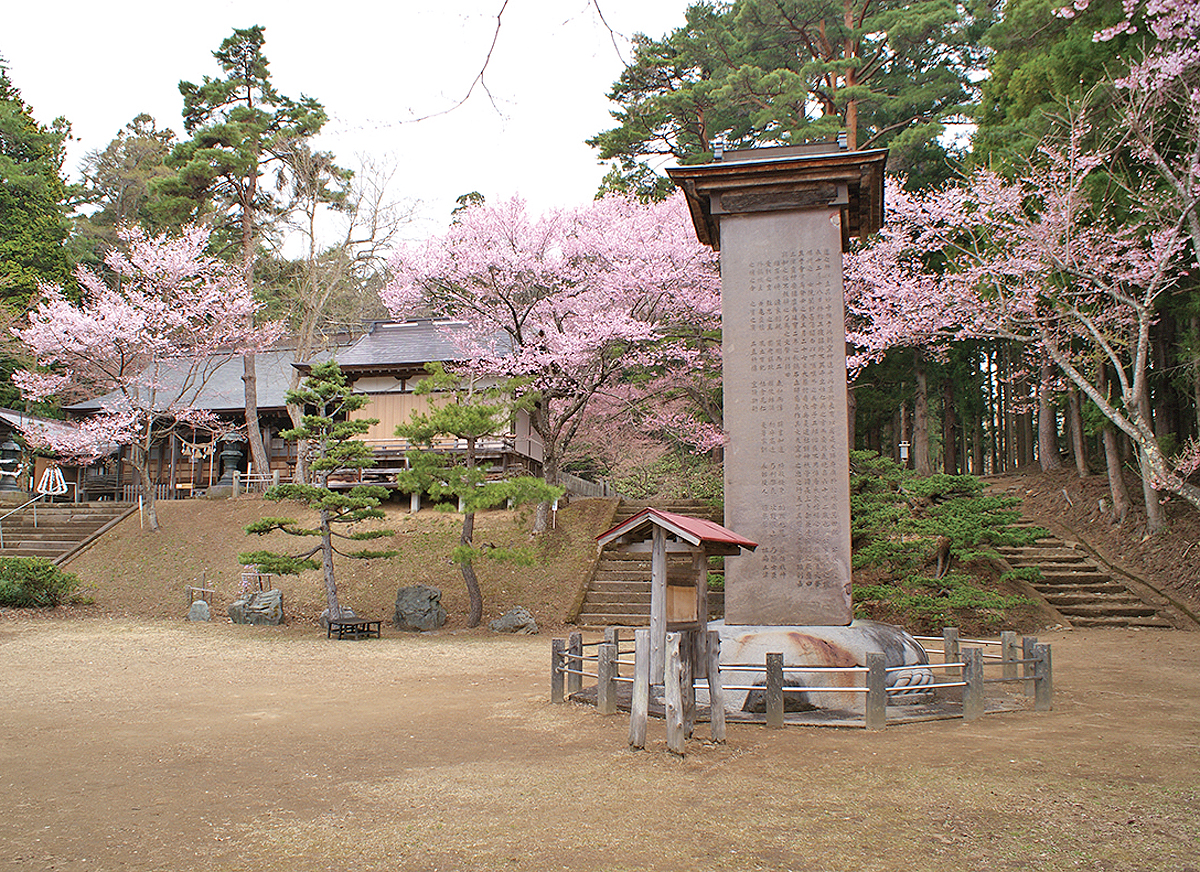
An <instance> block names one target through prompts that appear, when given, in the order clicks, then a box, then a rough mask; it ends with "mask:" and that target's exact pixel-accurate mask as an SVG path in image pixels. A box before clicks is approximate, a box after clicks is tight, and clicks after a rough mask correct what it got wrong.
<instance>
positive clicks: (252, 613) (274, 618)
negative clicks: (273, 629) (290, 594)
mask: <svg viewBox="0 0 1200 872" xmlns="http://www.w3.org/2000/svg"><path fill="white" fill-rule="evenodd" d="M229 619H230V620H231V621H233V622H234V623H235V624H260V625H272V626H273V625H277V624H282V623H283V591H281V590H279V589H277V588H273V589H271V590H259V591H255V592H254V593H252V594H250V596H248V597H242V598H241V599H238V600H234V601H233V602H232V603H231V604H230V606H229Z"/></svg>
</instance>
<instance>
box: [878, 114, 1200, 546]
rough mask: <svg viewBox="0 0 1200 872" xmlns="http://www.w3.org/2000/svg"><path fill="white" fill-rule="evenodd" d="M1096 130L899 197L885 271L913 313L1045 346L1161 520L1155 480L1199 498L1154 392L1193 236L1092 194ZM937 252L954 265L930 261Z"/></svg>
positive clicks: (1099, 163) (971, 331)
mask: <svg viewBox="0 0 1200 872" xmlns="http://www.w3.org/2000/svg"><path fill="white" fill-rule="evenodd" d="M1085 133H1086V129H1084V128H1077V129H1076V130H1075V131H1074V133H1073V135H1072V136H1071V138H1070V141H1069V142H1068V143H1067V145H1066V146H1064V147H1063V148H1054V147H1051V146H1048V145H1044V146H1043V147H1042V148H1041V149H1040V160H1039V161H1038V162H1037V163H1035V164H1034V165H1033V166H1031V167H1030V168H1029V171H1028V173H1027V174H1026V175H1025V177H1023V178H1021V179H1018V180H1016V181H1008V180H1006V179H1004V178H1002V177H1001V176H999V175H998V174H996V173H994V172H991V171H989V170H981V171H979V172H976V173H975V174H974V175H972V176H971V177H970V178H969V179H968V180H967V181H966V183H965V184H962V185H957V186H952V187H948V188H946V189H943V190H940V191H935V192H932V193H930V194H926V195H916V196H912V197H910V198H907V199H903V200H900V201H898V202H894V203H893V208H894V211H893V214H892V217H891V219H890V220H891V221H892V222H893V224H894V225H895V227H894V228H893V230H892V231H891V233H892V236H893V237H894V238H902V239H904V240H905V241H906V245H902V246H899V247H898V248H897V249H894V250H892V251H891V252H890V253H889V254H888V256H887V257H885V258H883V259H881V260H879V261H878V268H879V269H882V268H884V267H886V266H887V264H888V263H891V264H892V266H891V267H890V270H891V272H892V273H893V275H892V276H891V277H885V276H881V275H876V276H875V277H874V281H876V282H878V283H884V282H888V281H891V282H894V283H898V284H899V285H903V286H905V287H906V288H907V291H906V292H907V293H910V294H912V295H913V296H911V297H909V298H908V299H909V301H908V302H907V303H905V304H904V305H905V306H911V307H912V308H913V311H914V313H915V312H917V311H920V310H922V309H929V308H933V307H939V308H940V307H943V306H948V307H950V308H953V309H955V310H957V312H958V313H959V318H960V321H961V323H960V325H959V326H958V327H957V328H956V329H957V334H958V335H960V336H992V337H1001V338H1008V339H1013V340H1016V341H1018V342H1021V343H1025V344H1027V345H1030V346H1035V347H1040V348H1041V349H1042V350H1043V351H1044V352H1045V353H1046V354H1047V355H1048V356H1049V357H1050V359H1052V360H1053V361H1054V363H1055V364H1056V365H1057V367H1058V368H1059V369H1060V370H1061V371H1062V372H1063V374H1064V375H1065V376H1066V377H1067V378H1068V379H1069V380H1070V382H1072V383H1074V384H1075V385H1076V386H1077V387H1078V388H1079V390H1081V391H1083V392H1084V393H1085V394H1086V395H1087V396H1088V397H1089V398H1090V399H1091V400H1092V402H1094V403H1095V404H1096V406H1097V408H1098V409H1099V410H1100V411H1101V413H1102V414H1103V415H1104V416H1105V417H1106V418H1107V419H1108V420H1110V421H1111V422H1112V423H1113V424H1114V425H1115V426H1116V427H1117V428H1118V429H1120V430H1121V431H1123V432H1124V433H1126V434H1127V435H1128V436H1129V437H1130V438H1131V439H1132V440H1133V442H1134V444H1135V445H1136V446H1137V447H1138V451H1139V457H1140V461H1141V466H1142V477H1143V480H1144V482H1145V486H1146V490H1147V504H1148V519H1149V526H1150V528H1151V529H1152V530H1155V529H1157V528H1158V526H1159V525H1160V524H1161V518H1160V517H1159V516H1158V515H1157V514H1156V513H1155V510H1156V508H1157V505H1158V500H1157V497H1156V496H1155V494H1154V492H1153V491H1154V489H1155V488H1158V489H1165V490H1168V491H1170V492H1172V493H1175V494H1177V495H1179V496H1180V497H1183V498H1184V499H1186V500H1187V501H1188V502H1190V503H1192V504H1193V505H1195V506H1197V507H1200V488H1197V487H1196V486H1195V485H1192V484H1190V483H1189V482H1188V481H1187V480H1186V475H1185V474H1184V473H1185V472H1186V463H1187V458H1186V457H1180V458H1175V459H1172V458H1169V457H1167V456H1166V454H1165V453H1164V452H1163V450H1162V447H1161V446H1160V444H1159V442H1158V440H1157V438H1156V436H1155V433H1154V429H1153V421H1152V416H1151V414H1150V405H1149V397H1148V379H1147V373H1148V369H1149V366H1150V361H1149V348H1150V327H1151V324H1152V322H1153V321H1154V318H1155V314H1156V307H1157V304H1158V301H1159V300H1160V298H1161V297H1162V295H1163V294H1164V293H1166V292H1167V291H1169V290H1170V289H1171V288H1172V287H1173V286H1174V285H1175V284H1176V283H1177V282H1178V281H1179V280H1180V278H1181V277H1182V275H1183V269H1182V261H1181V252H1182V242H1183V236H1182V234H1181V228H1180V225H1179V224H1178V223H1177V224H1175V225H1173V226H1164V225H1163V224H1161V223H1160V222H1159V221H1157V220H1156V216H1155V215H1153V214H1150V213H1149V212H1148V211H1145V210H1143V211H1142V212H1140V213H1139V214H1138V215H1137V216H1136V220H1135V221H1133V222H1131V223H1121V222H1120V220H1119V219H1118V218H1117V217H1115V216H1116V211H1115V210H1114V209H1112V208H1111V204H1109V203H1106V202H1104V201H1103V200H1101V201H1099V202H1098V201H1096V200H1095V199H1094V198H1093V195H1092V183H1093V182H1094V181H1095V177H1096V176H1097V175H1098V174H1099V173H1100V172H1101V171H1102V170H1103V168H1105V167H1106V165H1107V163H1108V161H1109V155H1107V154H1105V153H1099V152H1088V151H1086V150H1084V149H1083V148H1082V147H1081V145H1080V143H1081V141H1082V139H1083V135H1084V134H1085ZM881 244H883V245H889V244H892V242H891V241H887V242H883V243H881ZM931 257H940V258H943V259H945V261H946V268H945V269H943V270H941V271H934V270H931V269H930V268H929V261H930V258H931ZM885 323H886V322H885ZM1101 367H1104V368H1106V369H1107V372H1108V373H1113V374H1115V388H1116V394H1117V396H1116V397H1115V398H1114V397H1111V396H1109V393H1108V392H1107V391H1106V390H1103V389H1102V387H1101V378H1102V377H1103V376H1102V375H1101V373H1102V372H1103V370H1102V369H1101Z"/></svg>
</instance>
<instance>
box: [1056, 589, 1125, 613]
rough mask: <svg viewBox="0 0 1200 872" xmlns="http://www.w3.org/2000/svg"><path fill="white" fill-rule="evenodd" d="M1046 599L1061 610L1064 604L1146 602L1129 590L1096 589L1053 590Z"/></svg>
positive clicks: (1098, 604)
mask: <svg viewBox="0 0 1200 872" xmlns="http://www.w3.org/2000/svg"><path fill="white" fill-rule="evenodd" d="M1046 599H1047V600H1049V602H1050V605H1052V606H1054V607H1055V608H1056V609H1058V610H1059V611H1060V612H1061V611H1063V607H1064V606H1087V605H1095V606H1143V607H1146V604H1145V603H1144V602H1142V601H1141V600H1140V599H1138V598H1137V597H1136V596H1134V595H1133V594H1131V593H1129V592H1128V591H1121V592H1119V593H1117V592H1114V593H1101V594H1097V593H1096V592H1095V591H1083V592H1079V593H1058V592H1052V593H1047V594H1046Z"/></svg>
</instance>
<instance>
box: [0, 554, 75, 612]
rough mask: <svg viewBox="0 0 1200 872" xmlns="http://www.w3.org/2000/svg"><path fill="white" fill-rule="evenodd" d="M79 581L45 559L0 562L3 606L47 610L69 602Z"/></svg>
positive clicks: (25, 558)
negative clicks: (45, 608) (46, 608)
mask: <svg viewBox="0 0 1200 872" xmlns="http://www.w3.org/2000/svg"><path fill="white" fill-rule="evenodd" d="M79 584H80V582H79V579H78V578H76V577H75V576H74V575H72V574H71V573H69V572H64V571H63V570H61V569H59V568H58V567H57V566H55V565H54V564H53V563H51V562H50V561H49V560H46V559H45V558H43V557H2V558H0V606H11V607H16V608H44V607H50V606H57V605H59V604H61V603H63V602H67V601H69V600H70V599H71V598H72V596H73V595H74V593H75V591H76V590H78V589H79Z"/></svg>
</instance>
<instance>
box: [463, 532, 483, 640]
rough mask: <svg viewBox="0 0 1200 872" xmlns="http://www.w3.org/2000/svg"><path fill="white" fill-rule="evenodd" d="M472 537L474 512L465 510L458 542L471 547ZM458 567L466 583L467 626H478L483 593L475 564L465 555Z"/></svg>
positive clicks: (481, 611)
mask: <svg viewBox="0 0 1200 872" xmlns="http://www.w3.org/2000/svg"><path fill="white" fill-rule="evenodd" d="M474 537H475V513H474V512H466V513H465V514H463V527H462V535H461V536H459V537H458V544H459V545H461V546H463V547H464V548H471V547H473V546H472V542H473V540H474ZM458 568H459V569H460V570H462V577H463V582H465V583H466V585H467V597H468V599H469V600H470V608H469V610H468V612H467V626H468V627H478V626H479V622H480V621H482V620H483V594H482V593H481V592H480V590H479V579H478V578H476V577H475V565H474V564H473V563H472V562H471V558H470V557H467V558H466V559H465V560H462V561H460V562H459V564H458Z"/></svg>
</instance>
